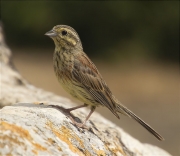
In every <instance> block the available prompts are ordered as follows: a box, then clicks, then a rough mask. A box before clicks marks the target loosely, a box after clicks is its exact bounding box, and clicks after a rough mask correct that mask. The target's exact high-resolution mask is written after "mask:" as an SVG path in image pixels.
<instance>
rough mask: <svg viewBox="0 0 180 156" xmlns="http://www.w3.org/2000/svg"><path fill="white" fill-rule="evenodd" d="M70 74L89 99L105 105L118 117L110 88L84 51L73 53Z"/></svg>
mask: <svg viewBox="0 0 180 156" xmlns="http://www.w3.org/2000/svg"><path fill="white" fill-rule="evenodd" d="M72 76H73V79H74V81H75V82H77V83H78V84H79V85H81V86H82V87H83V88H84V89H85V90H86V92H87V94H90V95H91V97H92V99H91V101H93V100H94V101H95V102H96V103H99V104H102V105H104V106H106V107H107V108H109V109H110V110H111V112H112V113H113V114H114V115H115V116H116V117H117V118H119V116H118V114H117V113H116V104H115V101H114V100H113V96H112V93H111V91H110V89H109V88H108V86H107V85H106V83H105V81H104V80H103V79H102V76H101V74H100V73H99V71H98V70H97V68H96V66H95V65H94V64H93V62H91V61H90V59H89V58H88V56H87V55H86V54H85V53H81V54H79V55H78V54H76V55H75V60H74V67H73V70H72Z"/></svg>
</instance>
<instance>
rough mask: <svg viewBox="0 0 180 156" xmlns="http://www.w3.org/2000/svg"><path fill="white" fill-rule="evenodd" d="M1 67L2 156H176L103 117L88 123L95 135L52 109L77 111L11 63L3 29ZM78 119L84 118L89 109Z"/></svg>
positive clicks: (0, 132) (0, 143) (0, 46)
mask: <svg viewBox="0 0 180 156" xmlns="http://www.w3.org/2000/svg"><path fill="white" fill-rule="evenodd" d="M0 65H1V72H0V107H3V108H2V109H0V119H1V120H0V123H1V124H0V155H2V156H4V155H13V156H14V155H16V156H18V155H23V156H25V155H28V156H31V155H32V156H33V155H40V156H49V155H63V156H67V155H70V156H74V155H78V156H79V155H80V156H82V155H87V156H90V155H99V156H105V155H109V156H111V155H117V156H170V154H169V153H167V152H166V151H164V150H162V149H160V148H158V147H155V146H153V145H149V144H142V143H141V142H139V141H138V140H136V139H134V138H132V137H131V136H130V135H128V134H127V133H126V132H124V131H123V130H122V129H121V128H119V127H117V126H116V125H114V124H113V123H111V122H110V121H108V120H107V119H105V118H103V117H102V116H100V115H99V114H98V113H94V114H93V115H92V116H91V118H90V120H89V121H88V122H87V126H88V127H91V130H86V129H85V130H81V129H79V128H77V127H76V126H74V125H73V124H72V122H71V120H69V118H68V117H67V116H66V114H65V113H63V112H60V111H59V110H56V109H54V108H51V107H49V106H48V105H62V106H65V107H71V106H72V105H73V103H72V102H71V101H70V100H68V99H65V98H63V97H59V96H57V95H55V94H53V93H50V92H47V91H44V90H42V89H39V88H36V87H34V86H33V85H31V84H29V83H28V82H27V81H26V80H24V79H23V77H22V76H21V75H20V74H19V73H18V72H17V70H16V69H15V67H14V66H13V63H12V62H11V52H10V49H8V47H7V46H6V45H5V43H4V39H3V35H2V27H1V26H0ZM37 101H46V102H37ZM48 101H49V102H48ZM15 103H18V104H15ZM9 105H11V106H9ZM4 106H5V107H4ZM73 114H74V115H75V116H76V117H79V118H81V119H84V118H85V116H86V115H87V114H88V110H87V109H79V110H77V111H74V112H73Z"/></svg>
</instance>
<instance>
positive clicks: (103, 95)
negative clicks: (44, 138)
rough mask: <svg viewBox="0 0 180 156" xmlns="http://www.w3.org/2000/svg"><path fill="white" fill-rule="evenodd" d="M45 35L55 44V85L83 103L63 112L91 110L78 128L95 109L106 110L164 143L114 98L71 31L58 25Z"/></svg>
mask: <svg viewBox="0 0 180 156" xmlns="http://www.w3.org/2000/svg"><path fill="white" fill-rule="evenodd" d="M45 35H47V36H49V37H50V38H52V39H53V41H54V43H55V51H54V56H53V64H54V71H55V74H56V76H57V78H58V81H59V82H60V84H61V85H62V87H63V88H64V89H65V90H66V91H67V92H68V93H70V94H71V95H72V96H73V97H75V98H77V99H79V100H80V101H82V102H83V103H84V104H83V105H81V106H77V107H73V108H69V109H66V111H68V112H70V111H72V110H75V109H78V108H82V107H87V106H90V107H91V111H90V113H89V115H88V116H87V117H86V119H85V121H84V122H83V123H82V124H80V123H77V122H75V121H74V123H75V124H76V125H77V126H78V127H82V128H83V127H84V125H85V123H86V121H87V120H88V119H89V117H90V116H91V114H92V113H93V112H94V110H95V109H96V107H97V106H105V107H107V108H108V109H109V110H110V111H111V112H112V113H113V114H114V115H115V116H116V117H117V118H118V119H120V117H119V114H118V113H121V114H124V115H126V116H129V117H132V118H133V119H134V120H136V121H137V122H138V123H140V124H141V125H142V126H143V127H144V128H146V129H147V130H148V131H149V132H150V133H151V134H153V135H154V136H155V137H156V138H157V139H158V140H164V139H163V137H162V136H161V135H159V134H158V133H157V132H156V131H155V130H154V129H153V128H151V127H150V126H149V125H148V124H146V123H145V122H144V121H143V120H141V119H140V118H139V117H138V116H136V115H135V114H134V113H133V112H131V111H130V110H129V109H127V108H126V107H125V106H123V105H122V104H121V103H120V102H119V101H118V100H117V99H116V98H115V97H114V95H113V94H112V92H111V90H110V89H109V87H108V86H107V84H106V82H105V81H104V80H103V78H102V76H101V74H100V73H99V71H98V70H97V68H96V66H95V65H94V63H93V62H92V61H91V60H90V59H89V57H88V56H87V55H86V54H85V53H84V51H83V47H82V44H81V41H80V38H79V36H78V34H77V32H76V31H75V30H74V29H73V28H71V27H70V26H67V25H57V26H55V27H53V29H52V30H50V31H48V32H47V33H46V34H45Z"/></svg>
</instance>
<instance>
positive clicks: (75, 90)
mask: <svg viewBox="0 0 180 156" xmlns="http://www.w3.org/2000/svg"><path fill="white" fill-rule="evenodd" d="M59 82H60V84H61V86H62V87H63V88H64V90H66V92H68V93H70V94H71V96H73V97H74V98H76V99H78V100H80V101H81V102H83V103H86V104H88V105H93V106H98V105H100V103H97V102H96V101H95V100H94V98H93V97H92V96H91V95H90V94H89V93H88V92H87V91H86V90H85V89H83V88H82V87H80V86H78V85H76V84H74V83H72V82H71V81H69V80H68V81H67V80H63V79H59Z"/></svg>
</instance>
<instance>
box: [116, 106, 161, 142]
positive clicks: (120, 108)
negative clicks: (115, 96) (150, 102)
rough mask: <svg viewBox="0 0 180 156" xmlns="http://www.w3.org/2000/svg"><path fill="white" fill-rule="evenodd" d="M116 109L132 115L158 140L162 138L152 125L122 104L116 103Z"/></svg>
mask: <svg viewBox="0 0 180 156" xmlns="http://www.w3.org/2000/svg"><path fill="white" fill-rule="evenodd" d="M117 111H118V112H119V113H122V114H125V115H127V116H129V117H132V118H133V119H134V120H135V121H137V122H138V123H140V124H141V125H142V126H143V127H144V128H145V129H147V130H148V131H149V132H150V133H151V134H152V135H154V136H155V137H156V138H157V139H158V140H160V141H162V140H164V138H163V137H162V136H161V135H160V134H158V133H157V132H156V131H155V130H154V129H153V128H152V127H150V126H149V125H148V124H146V123H145V122H144V121H143V120H142V119H140V118H139V117H138V116H136V115H135V114H134V113H133V112H131V111H130V110H129V109H127V108H126V107H124V106H123V105H121V104H118V106H117Z"/></svg>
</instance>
